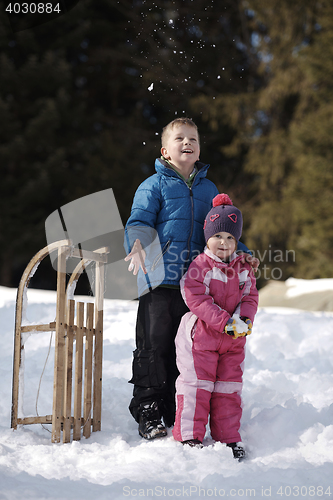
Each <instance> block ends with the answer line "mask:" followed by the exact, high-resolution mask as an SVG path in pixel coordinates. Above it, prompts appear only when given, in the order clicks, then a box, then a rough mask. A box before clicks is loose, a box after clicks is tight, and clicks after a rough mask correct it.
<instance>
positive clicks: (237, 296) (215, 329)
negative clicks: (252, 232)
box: [180, 247, 258, 349]
mask: <svg viewBox="0 0 333 500" xmlns="http://www.w3.org/2000/svg"><path fill="white" fill-rule="evenodd" d="M180 286H181V292H182V296H183V299H184V301H185V302H186V304H187V306H188V308H189V309H190V310H191V312H192V313H194V314H195V315H196V316H197V317H198V321H197V325H196V334H195V336H196V339H197V340H199V338H200V330H201V329H203V330H204V331H203V332H202V333H204V332H206V334H205V333H204V335H203V337H202V340H204V339H205V343H207V342H208V339H209V335H211V336H212V337H213V338H214V337H215V338H216V336H217V335H220V334H221V333H223V332H224V327H225V325H226V323H227V321H228V319H229V318H230V317H231V316H232V315H233V314H234V313H238V314H239V316H241V317H242V316H244V317H246V318H249V319H250V320H251V322H252V323H253V320H254V316H255V314H256V312H257V308H258V291H257V288H256V279H255V276H254V273H253V269H252V267H251V266H250V264H248V263H247V262H246V263H242V256H238V255H237V254H236V253H233V254H232V255H231V258H230V262H227V263H226V262H223V261H222V260H221V259H219V257H217V256H216V255H214V254H213V253H212V252H211V251H210V250H209V249H208V248H207V247H206V248H205V250H204V252H203V253H201V254H200V255H199V256H198V257H196V259H194V261H193V262H192V263H191V265H190V267H189V269H188V271H187V273H186V274H185V275H184V276H183V278H182V279H181V281H180ZM207 333H208V334H209V335H208V337H207ZM213 338H212V340H213ZM214 345H215V343H214ZM206 349H209V345H207V346H206Z"/></svg>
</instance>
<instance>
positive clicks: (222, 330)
mask: <svg viewBox="0 0 333 500" xmlns="http://www.w3.org/2000/svg"><path fill="white" fill-rule="evenodd" d="M241 233H242V214H241V212H240V210H238V208H236V207H235V206H233V205H232V201H231V200H230V198H229V197H228V196H227V195H225V194H220V195H218V196H216V197H215V198H214V200H213V208H212V209H211V210H210V212H209V213H208V214H207V216H206V220H205V224H204V234H205V239H206V243H207V246H206V248H205V250H204V252H203V253H202V254H200V255H199V256H198V257H197V258H196V259H195V260H194V261H193V262H192V263H191V265H190V267H189V269H188V271H187V273H186V274H185V275H184V276H183V278H182V280H181V283H180V284H181V291H182V295H183V298H184V300H185V302H186V304H187V306H188V307H189V309H190V312H189V313H187V314H185V316H184V317H183V318H182V321H181V324H180V326H179V330H178V333H177V336H176V341H175V342H176V354H177V366H178V369H179V372H180V375H179V377H178V379H177V381H176V391H177V393H176V403H177V410H176V421H175V426H174V428H173V436H174V438H175V439H176V440H177V441H181V442H182V443H184V444H185V443H186V444H190V445H191V446H194V445H199V446H200V444H201V443H202V440H203V438H204V436H205V432H206V424H207V422H208V416H209V415H210V430H211V436H212V438H213V439H214V440H215V441H221V442H223V443H226V444H227V445H228V446H230V447H231V448H232V450H233V454H234V457H235V458H238V459H242V458H244V456H245V451H244V449H243V447H242V445H241V443H239V442H240V441H241V438H240V434H239V427H240V419H241V415H242V408H241V390H242V375H243V362H244V357H245V349H244V348H245V343H246V335H249V334H250V333H251V328H252V323H253V320H254V316H255V314H256V311H257V307H258V291H257V289H256V280H255V276H254V273H253V269H252V267H251V266H250V265H249V264H248V263H246V262H245V263H244V259H243V258H242V256H239V255H237V254H236V253H235V250H236V248H237V241H238V240H239V238H240V236H241Z"/></svg>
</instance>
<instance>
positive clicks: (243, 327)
mask: <svg viewBox="0 0 333 500" xmlns="http://www.w3.org/2000/svg"><path fill="white" fill-rule="evenodd" d="M224 331H225V333H227V334H228V335H230V336H231V337H232V338H234V339H237V338H238V337H245V335H250V333H251V331H252V323H251V321H250V320H249V319H248V318H240V317H239V314H234V315H233V316H232V317H231V318H230V319H228V322H227V324H226V326H225V328H224Z"/></svg>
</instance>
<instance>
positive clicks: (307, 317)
mask: <svg viewBox="0 0 333 500" xmlns="http://www.w3.org/2000/svg"><path fill="white" fill-rule="evenodd" d="M314 285H315V288H316V286H317V284H316V283H314ZM309 286H310V282H308V287H309ZM27 295H28V306H27V318H28V320H29V321H30V322H38V323H45V322H49V321H53V320H54V317H55V293H54V292H46V291H37V290H29V291H28V294H27ZM15 299H16V290H13V289H8V288H5V287H0V325H1V350H0V376H1V379H0V380H1V381H0V500H19V499H20V500H21V499H24V500H29V499H33V500H44V499H45V500H46V499H47V500H51V499H52V500H67V499H68V500H72V499H78V500H88V499H89V500H90V499H95V498H96V499H97V498H98V499H99V500H104V499H105V500H106V499H107V500H109V499H110V500H115V499H123V498H136V497H143V498H151V497H153V498H155V497H163V498H170V497H179V498H196V499H197V498H207V497H214V498H221V497H232V498H249V497H251V498H253V497H256V498H258V497H259V498H265V497H271V498H273V499H284V498H287V497H289V498H295V497H297V496H298V497H299V498H309V499H314V498H315V499H318V498H321V499H329V498H330V496H331V495H333V479H332V477H333V404H332V402H333V369H332V365H333V321H332V320H333V314H332V313H324V312H323V313H320V312H305V311H300V310H295V309H280V308H265V309H260V310H259V311H258V313H257V316H256V318H255V321H254V326H253V332H252V335H251V336H250V337H248V339H247V353H246V363H245V371H244V388H243V395H242V397H243V418H242V426H241V435H242V440H243V443H244V445H245V447H246V449H247V451H248V459H247V460H246V461H244V462H240V463H239V462H237V461H235V460H234V459H233V458H232V454H231V450H230V449H229V448H227V447H226V446H225V445H224V444H222V443H214V442H213V441H212V439H211V437H210V434H209V428H208V427H207V434H206V437H205V440H204V445H205V446H204V448H203V449H196V448H189V447H184V446H183V445H182V444H181V443H178V442H176V441H175V440H174V439H173V437H172V433H171V429H168V436H167V437H165V438H160V439H155V440H153V441H151V442H149V441H146V440H143V439H142V438H140V436H139V434H138V431H137V424H136V422H135V421H134V420H133V418H132V417H131V415H130V413H129V411H128V404H129V401H130V399H131V393H132V385H131V384H129V383H128V380H129V379H130V377H131V363H132V351H133V350H134V348H135V346H134V335H135V334H134V328H135V320H136V310H137V302H136V301H132V302H127V301H111V300H106V301H105V322H104V361H103V411H102V431H101V432H96V433H93V434H92V435H91V437H90V438H89V439H85V438H82V439H81V441H76V442H71V443H69V444H62V443H59V444H52V443H51V435H50V432H49V430H50V428H49V430H45V429H44V428H43V427H42V426H41V425H30V426H27V425H26V426H21V427H19V428H18V429H17V430H12V429H11V428H10V412H11V389H12V364H13V345H14V342H13V340H14V317H15ZM88 300H89V299H88ZM49 341H50V334H49V333H38V334H32V335H30V336H29V337H28V338H27V339H26V342H25V357H24V400H23V401H22V402H21V403H22V408H23V411H24V415H25V416H29V415H35V414H36V413H35V412H36V410H35V405H36V394H37V389H38V384H39V380H40V377H41V373H42V371H43V367H44V363H45V360H46V357H47V352H48V348H49ZM52 356H53V351H52V350H51V355H50V357H49V359H48V362H47V365H46V369H45V372H44V375H43V379H42V384H41V390H40V396H39V400H38V412H39V414H40V415H46V414H51V413H52V388H53V357H52Z"/></svg>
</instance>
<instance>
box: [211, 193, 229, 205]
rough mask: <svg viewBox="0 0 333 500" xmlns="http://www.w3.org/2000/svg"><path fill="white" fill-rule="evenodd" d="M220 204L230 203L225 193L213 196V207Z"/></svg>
mask: <svg viewBox="0 0 333 500" xmlns="http://www.w3.org/2000/svg"><path fill="white" fill-rule="evenodd" d="M220 205H232V201H231V199H230V198H229V196H228V195H227V194H225V193H222V194H218V195H217V196H215V198H213V207H218V206H220Z"/></svg>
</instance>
